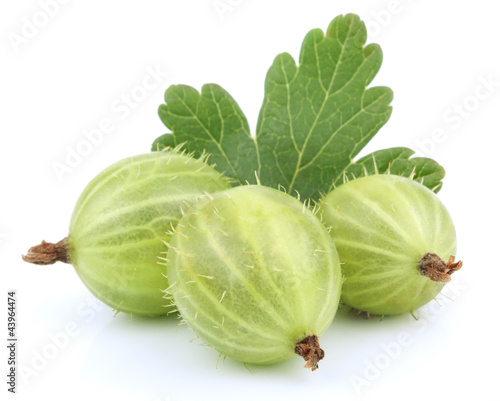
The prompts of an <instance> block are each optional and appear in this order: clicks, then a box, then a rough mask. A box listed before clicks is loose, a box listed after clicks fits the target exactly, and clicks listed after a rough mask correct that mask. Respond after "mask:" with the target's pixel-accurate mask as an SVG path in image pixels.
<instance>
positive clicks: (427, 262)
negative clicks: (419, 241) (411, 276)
mask: <svg viewBox="0 0 500 401" xmlns="http://www.w3.org/2000/svg"><path fill="white" fill-rule="evenodd" d="M461 267H462V261H458V262H456V263H455V256H453V255H450V258H449V259H448V262H447V263H445V262H444V260H443V259H441V258H440V257H439V256H438V255H436V254H435V253H426V254H425V255H424V257H423V258H422V259H420V262H419V263H418V269H419V271H420V274H421V275H422V276H425V277H428V278H430V279H431V280H432V281H436V282H438V283H448V282H450V281H451V275H452V274H453V273H455V272H456V271H457V270H460V268H461Z"/></svg>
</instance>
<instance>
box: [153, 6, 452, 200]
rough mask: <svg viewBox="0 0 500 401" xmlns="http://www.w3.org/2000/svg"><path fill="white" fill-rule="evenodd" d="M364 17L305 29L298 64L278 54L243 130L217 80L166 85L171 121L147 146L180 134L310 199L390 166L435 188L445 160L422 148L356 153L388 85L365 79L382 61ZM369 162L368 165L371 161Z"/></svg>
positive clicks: (224, 166)
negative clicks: (422, 153)
mask: <svg viewBox="0 0 500 401" xmlns="http://www.w3.org/2000/svg"><path fill="white" fill-rule="evenodd" d="M366 39H367V33H366V27H365V25H364V23H363V22H362V21H361V20H360V19H359V17H358V16H357V15H354V14H348V15H346V16H342V15H341V16H338V17H336V18H335V19H334V20H333V21H332V22H331V23H330V25H329V27H328V29H327V31H326V35H325V34H324V33H323V32H322V31H321V30H320V29H313V30H312V31H310V32H309V33H308V34H307V35H306V37H305V39H304V42H303V44H302V48H301V52H300V57H299V64H298V65H297V63H296V62H295V61H294V59H293V57H292V56H291V55H290V54H288V53H283V54H280V55H278V56H277V57H276V58H275V60H274V62H273V64H272V66H271V67H270V69H269V71H268V73H267V76H266V81H265V95H264V101H263V104H262V108H261V110H260V113H259V118H258V122H257V131H256V137H255V138H254V137H252V136H251V134H250V129H249V127H248V122H247V119H246V117H245V116H244V114H243V112H242V111H241V109H240V108H239V106H238V104H237V103H236V101H235V100H234V99H233V98H232V97H231V96H230V95H229V94H228V93H227V92H226V91H225V90H224V89H222V88H221V87H220V86H218V85H215V84H207V85H204V86H203V87H202V90H201V92H198V91H196V90H195V89H194V88H191V87H189V86H186V85H173V86H171V87H170V88H168V89H167V91H166V93H165V103H166V104H163V105H161V106H160V107H159V115H160V118H161V120H162V121H163V122H164V124H165V125H166V126H167V127H168V128H169V129H170V130H171V131H172V133H171V134H165V135H162V136H161V137H159V138H158V139H157V140H156V141H155V142H154V143H153V146H152V150H161V149H162V148H163V147H175V146H178V145H179V144H184V146H185V148H186V149H187V150H188V152H190V153H191V152H193V153H194V155H195V156H200V155H202V154H204V153H208V154H210V155H211V156H210V161H211V162H212V163H215V165H216V166H215V167H216V168H217V169H218V170H219V171H220V172H222V173H224V174H226V175H227V176H229V177H232V178H234V179H235V181H236V183H237V184H242V183H245V182H250V183H254V182H255V174H256V173H257V175H258V177H259V180H260V183H261V184H262V185H266V186H269V187H274V188H276V187H278V186H282V187H284V188H286V190H287V191H288V192H289V193H295V192H296V191H297V192H298V193H300V194H301V196H302V197H303V198H311V199H314V200H318V199H319V197H320V196H321V195H322V194H325V193H326V192H328V191H329V190H331V189H332V188H333V187H335V186H336V185H337V186H338V185H340V184H341V183H342V182H343V180H344V179H345V177H351V178H352V177H358V176H359V175H361V174H363V175H364V174H375V173H376V172H377V171H378V172H387V171H389V168H390V172H391V173H394V174H401V175H405V176H412V177H413V178H414V179H415V180H419V181H420V182H422V183H423V185H425V186H427V187H428V188H430V189H432V190H434V191H435V192H437V191H438V190H439V188H440V185H441V180H442V178H443V177H444V169H443V168H442V167H441V166H440V165H439V164H437V163H436V162H435V161H433V160H431V159H427V158H411V156H412V155H413V151H412V150H410V149H407V148H391V149H384V150H380V151H377V152H374V153H372V154H371V155H368V156H365V157H362V158H360V159H359V160H357V161H356V160H355V158H356V156H357V155H358V154H359V152H360V151H361V150H362V149H363V148H364V146H365V145H366V144H367V143H368V142H369V141H370V140H371V139H372V138H373V136H374V135H375V134H376V133H377V132H378V130H379V129H380V128H381V127H382V126H383V125H384V124H385V123H386V122H387V120H388V119H389V117H390V115H391V111H392V107H391V106H390V102H391V101H392V97H393V94H392V91H391V89H389V88H387V87H371V88H368V85H369V84H370V83H371V81H372V80H373V78H374V77H375V75H376V74H377V72H378V70H379V69H380V66H381V63H382V51H381V49H380V48H379V46H378V45H376V44H369V45H367V46H365V43H366ZM375 166H376V167H375Z"/></svg>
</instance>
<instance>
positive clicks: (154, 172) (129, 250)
mask: <svg viewBox="0 0 500 401" xmlns="http://www.w3.org/2000/svg"><path fill="white" fill-rule="evenodd" d="M230 186H231V185H230V184H229V182H228V181H227V179H225V178H224V177H223V176H222V175H221V174H220V173H218V172H216V171H215V170H214V169H213V168H212V167H211V166H209V165H208V164H206V163H205V162H204V161H203V160H200V159H194V158H192V157H189V156H186V155H183V154H181V153H178V152H174V151H167V152H154V153H148V154H142V155H139V156H135V157H130V158H127V159H124V160H122V161H119V162H118V163H116V164H113V165H112V166H110V167H108V168H107V169H105V170H104V171H102V172H101V173H100V174H99V175H97V177H95V178H94V179H93V180H92V181H91V182H90V183H89V184H88V186H87V187H86V188H85V190H84V191H83V193H82V194H81V196H80V198H79V199H78V201H77V204H76V206H75V208H74V211H73V215H72V217H71V224H70V228H69V235H68V237H67V238H65V239H63V240H62V241H60V242H58V243H57V244H50V243H47V242H42V244H41V245H38V246H36V247H32V248H31V249H30V250H29V251H28V254H27V255H26V256H23V259H24V260H25V261H27V262H31V263H35V264H41V265H47V264H52V263H55V262H57V261H62V262H66V263H71V264H72V265H73V266H74V268H75V270H76V272H77V273H78V275H79V276H80V278H81V280H82V281H83V283H84V284H85V285H86V286H87V287H88V289H89V290H90V291H91V292H92V293H93V294H94V295H95V296H96V297H97V298H99V299H100V300H101V301H103V302H104V303H106V304H108V305H109V306H111V307H112V308H114V309H116V310H117V311H123V312H130V313H134V314H139V315H148V316H154V315H164V314H166V313H167V312H168V308H165V306H164V305H165V302H164V299H163V293H162V291H161V290H163V289H164V288H165V285H166V283H167V279H166V277H164V276H163V275H162V271H163V267H162V266H161V265H159V264H158V263H156V261H157V259H156V257H157V255H158V254H159V253H160V252H162V251H163V250H164V247H165V246H164V244H163V242H162V240H163V241H166V242H168V241H169V239H170V238H169V235H168V234H166V231H167V230H169V228H170V227H171V226H174V225H175V224H176V223H177V221H178V220H179V219H180V218H181V217H182V209H183V208H187V206H188V205H189V204H191V203H192V202H194V201H195V200H196V199H197V198H198V197H200V196H203V195H204V192H216V191H219V190H224V189H228V188H230Z"/></svg>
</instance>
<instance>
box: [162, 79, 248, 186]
mask: <svg viewBox="0 0 500 401" xmlns="http://www.w3.org/2000/svg"><path fill="white" fill-rule="evenodd" d="M165 103H166V104H162V105H160V107H159V109H158V113H159V115H160V119H161V120H162V121H163V123H164V124H165V125H166V126H167V127H168V128H169V129H171V130H172V134H171V135H172V136H173V137H168V136H166V137H165V136H163V137H160V138H163V139H160V138H158V140H157V141H158V143H160V144H161V143H165V141H169V142H168V144H169V145H170V141H171V140H172V139H173V145H174V146H177V145H179V144H181V143H184V142H185V143H186V145H185V147H186V148H187V150H188V151H189V152H194V154H195V156H200V155H202V154H203V153H204V152H206V153H209V154H210V155H211V156H210V162H211V163H215V165H216V168H217V170H219V171H220V172H222V173H223V174H225V175H227V176H228V177H231V178H234V179H236V180H237V182H239V183H244V182H245V181H247V180H251V179H254V177H255V175H254V174H255V171H256V170H257V149H256V144H255V140H254V138H252V137H251V135H250V128H249V127H248V122H247V119H246V117H245V115H244V114H243V112H242V111H241V109H240V107H239V106H238V104H237V103H236V102H235V100H234V99H233V98H232V97H231V95H229V93H227V92H226V91H225V90H224V89H222V88H221V87H220V86H219V85H215V84H207V85H203V87H202V89H201V93H199V92H198V91H196V89H194V88H192V87H190V86H187V85H172V86H170V87H169V88H168V89H167V91H166V92H165ZM167 135H168V134H167ZM155 143H157V142H156V141H155ZM153 146H154V144H153ZM155 150H156V149H155Z"/></svg>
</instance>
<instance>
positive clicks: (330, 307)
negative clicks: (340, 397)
mask: <svg viewBox="0 0 500 401" xmlns="http://www.w3.org/2000/svg"><path fill="white" fill-rule="evenodd" d="M167 266H168V269H167V270H168V278H169V281H170V282H171V283H172V287H171V289H170V290H169V293H170V296H171V297H172V298H173V300H174V301H175V304H176V305H177V307H178V309H179V311H180V313H181V314H182V317H183V318H184V320H185V321H186V322H187V324H188V325H189V326H190V327H191V328H192V329H193V330H194V331H195V332H196V333H197V334H198V335H199V337H200V338H201V339H202V340H204V341H205V342H206V343H208V344H210V345H212V346H213V347H215V348H216V349H217V350H219V351H220V352H222V353H223V354H225V355H228V356H230V357H232V358H234V359H237V360H240V361H243V362H247V363H254V364H271V363H276V362H279V361H283V360H285V359H288V358H290V357H292V356H293V355H295V354H298V355H300V356H302V357H303V358H304V359H305V360H306V361H307V364H306V367H310V368H312V369H313V370H314V369H316V368H317V362H318V361H319V360H320V359H322V358H323V356H324V352H323V350H321V349H320V348H319V343H318V337H319V336H321V335H322V334H323V332H324V331H325V330H326V329H327V327H328V326H329V325H330V323H331V322H332V319H333V317H334V315H335V312H336V310H337V307H338V302H339V296H340V287H341V272H340V264H339V260H338V255H337V252H336V250H335V247H334V246H333V244H332V241H331V239H330V237H329V235H328V232H327V231H326V229H325V228H324V227H323V225H322V224H321V222H320V220H319V219H318V217H317V216H315V215H314V214H313V213H312V212H311V211H310V210H309V209H308V208H307V207H306V206H305V205H303V204H302V203H300V202H299V201H298V200H297V199H295V198H293V197H292V196H290V195H287V194H285V193H283V192H280V191H278V190H275V189H271V188H268V187H263V186H255V185H248V186H240V187H235V188H233V189H230V190H228V191H222V192H219V193H217V194H214V195H211V196H209V197H207V198H206V199H204V200H203V201H200V202H198V203H197V204H196V205H194V206H193V207H191V208H190V209H189V210H188V212H187V213H186V215H185V216H184V217H183V218H182V220H181V221H180V222H179V224H178V225H177V227H176V230H175V233H174V235H173V236H172V240H171V243H170V245H169V251H168V263H167Z"/></svg>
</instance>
